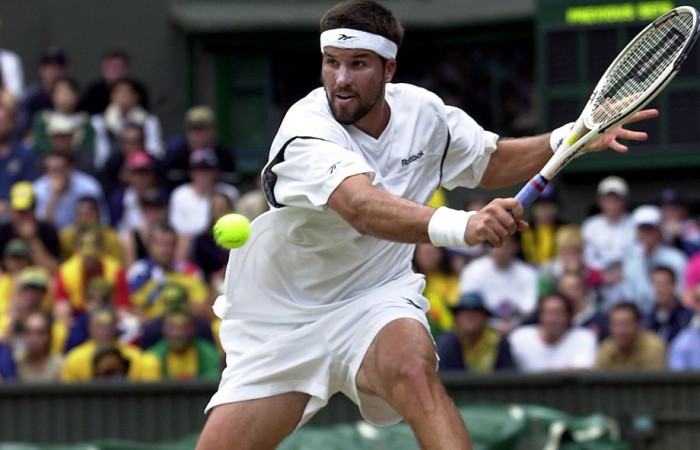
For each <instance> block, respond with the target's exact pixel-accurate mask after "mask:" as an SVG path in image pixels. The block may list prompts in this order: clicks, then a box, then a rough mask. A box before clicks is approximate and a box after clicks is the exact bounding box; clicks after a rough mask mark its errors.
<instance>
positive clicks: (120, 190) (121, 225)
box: [109, 151, 160, 233]
mask: <svg viewBox="0 0 700 450" xmlns="http://www.w3.org/2000/svg"><path fill="white" fill-rule="evenodd" d="M121 177H122V179H123V180H124V184H123V185H121V186H119V187H117V188H116V189H114V190H113V191H112V193H111V194H110V196H109V205H110V212H111V215H112V223H113V224H114V227H115V228H116V229H117V231H118V232H119V233H125V232H127V231H132V230H135V229H137V228H138V227H139V226H140V225H141V224H142V223H143V210H142V208H141V205H140V203H139V199H140V198H141V197H143V196H144V195H145V194H146V192H148V191H151V190H154V189H158V186H159V184H160V183H159V179H158V174H157V167H156V160H155V159H154V158H153V157H152V156H151V155H149V154H148V153H146V152H143V151H137V152H134V153H131V154H130V155H129V156H127V157H126V160H125V161H124V167H123V170H122V172H121Z"/></svg>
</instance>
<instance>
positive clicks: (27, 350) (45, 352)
mask: <svg viewBox="0 0 700 450" xmlns="http://www.w3.org/2000/svg"><path fill="white" fill-rule="evenodd" d="M20 335H21V339H22V341H23V345H22V346H21V351H20V352H19V353H18V354H16V355H15V361H16V363H17V380H18V381H20V382H22V383H48V382H53V381H58V380H59V378H60V376H61V369H62V367H63V357H62V356H61V355H60V354H56V353H52V352H51V348H52V345H51V337H52V326H51V317H49V316H48V315H47V314H45V313H42V312H33V313H31V314H30V315H29V317H27V319H26V320H25V321H24V324H23V326H22V329H21V331H20Z"/></svg>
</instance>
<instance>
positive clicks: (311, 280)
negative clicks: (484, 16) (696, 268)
mask: <svg viewBox="0 0 700 450" xmlns="http://www.w3.org/2000/svg"><path fill="white" fill-rule="evenodd" d="M386 100H387V102H388V104H389V106H390V108H391V119H390V121H389V124H388V126H387V127H386V129H385V130H384V132H383V133H382V135H381V136H379V138H378V139H374V138H372V137H371V136H369V135H367V134H365V133H364V132H362V131H360V130H359V129H357V128H355V127H354V126H352V125H349V126H345V125H341V124H339V123H338V122H336V121H335V119H334V118H333V116H332V114H331V111H330V108H329V105H328V101H327V98H326V94H325V91H324V90H323V88H319V89H316V90H314V91H312V92H311V93H310V94H309V95H308V96H306V97H305V98H304V99H302V100H300V101H299V102H297V103H296V104H295V105H294V106H292V107H291V108H290V109H289V111H288V112H287V115H286V116H285V118H284V120H283V121H282V124H281V126H280V129H279V131H278V133H277V136H276V137H275V139H274V141H273V143H272V147H271V150H270V162H269V163H268V165H267V167H266V170H265V172H266V173H267V175H266V174H263V185H264V187H265V188H266V191H267V192H266V194H267V197H268V201H269V202H270V203H271V204H272V205H273V207H272V209H271V210H270V211H268V212H266V213H265V214H263V215H261V216H259V217H258V218H256V219H255V220H254V221H253V223H252V226H251V238H250V240H249V241H248V243H247V244H246V245H245V246H243V247H242V248H240V249H236V250H232V251H231V254H230V258H229V265H228V268H227V272H226V281H225V286H224V296H223V297H220V298H219V300H217V304H216V306H215V311H216V312H217V314H218V315H219V316H220V317H224V318H236V319H244V320H252V321H255V320H264V321H265V322H268V323H276V322H279V323H289V322H306V321H312V320H314V318H316V317H319V316H320V315H322V314H324V313H326V312H328V311H330V310H333V309H335V308H337V307H339V306H342V305H344V304H346V302H349V301H353V300H355V299H358V298H361V297H364V296H367V295H402V296H409V295H410V293H414V294H415V297H417V298H418V299H419V300H418V302H421V299H422V297H421V296H420V293H421V291H422V287H423V277H422V275H416V274H414V273H413V271H412V268H411V260H412V256H413V250H414V245H413V244H404V243H397V242H390V241H386V240H382V239H378V238H375V237H372V236H367V235H365V236H363V235H361V234H359V233H358V232H357V231H356V230H355V229H354V228H353V227H352V226H351V225H350V224H349V223H347V222H346V221H345V220H344V219H343V218H342V217H341V216H340V215H338V214H337V213H336V212H335V211H334V210H332V209H330V208H328V207H327V205H326V204H327V202H328V199H329V197H330V195H331V194H332V193H333V191H334V190H335V189H336V188H337V187H338V185H339V184H340V183H341V182H342V181H343V180H344V179H345V178H347V177H349V176H352V175H356V174H362V173H364V174H367V175H368V176H369V177H370V179H371V180H372V183H373V185H374V186H376V187H378V188H381V189H383V190H385V191H387V192H390V193H392V194H394V195H397V196H400V197H404V198H407V199H409V200H412V201H415V202H418V203H426V202H428V201H429V200H430V198H431V196H432V195H433V193H434V192H435V190H436V188H437V187H438V186H440V185H442V186H444V187H446V188H448V189H452V188H455V187H457V186H464V187H475V186H477V185H478V184H479V182H480V180H481V177H482V175H483V173H484V170H485V169H486V166H487V164H488V162H489V158H490V155H491V153H492V152H493V151H494V150H495V149H496V141H497V139H498V136H497V135H495V134H493V133H490V132H488V131H485V130H484V129H483V128H481V127H480V126H479V125H478V124H477V123H476V122H475V121H474V120H473V119H472V118H470V117H469V116H468V115H467V114H466V113H465V112H463V111H461V110H459V109H457V108H453V107H449V106H446V105H445V104H444V103H443V102H442V101H441V100H440V99H439V97H437V96H436V95H434V94H432V93H430V92H429V91H427V90H425V89H422V88H418V87H416V86H412V85H408V84H388V85H387V86H386ZM415 297H413V296H411V298H415ZM420 306H422V307H424V309H426V308H425V305H423V304H421V305H420Z"/></svg>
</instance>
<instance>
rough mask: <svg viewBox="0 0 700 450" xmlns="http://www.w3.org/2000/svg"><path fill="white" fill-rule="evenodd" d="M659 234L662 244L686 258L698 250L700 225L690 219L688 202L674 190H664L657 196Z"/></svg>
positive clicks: (699, 246)
mask: <svg viewBox="0 0 700 450" xmlns="http://www.w3.org/2000/svg"><path fill="white" fill-rule="evenodd" d="M659 207H660V208H661V218H662V220H661V232H662V234H663V237H664V243H666V244H667V245H670V246H672V247H676V248H677V249H679V250H682V251H683V252H684V253H685V254H686V255H687V256H690V255H692V254H693V253H695V252H696V251H698V250H700V224H698V221H697V220H695V219H692V218H690V211H689V205H688V201H687V200H686V199H685V197H683V195H682V194H681V193H680V192H679V191H678V190H676V189H664V190H663V191H661V195H660V196H659Z"/></svg>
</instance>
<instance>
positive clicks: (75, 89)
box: [49, 77, 80, 97]
mask: <svg viewBox="0 0 700 450" xmlns="http://www.w3.org/2000/svg"><path fill="white" fill-rule="evenodd" d="M61 83H65V84H67V85H68V87H70V88H71V89H73V92H75V93H76V94H78V96H80V87H79V86H78V82H77V81H75V79H74V78H71V77H60V78H59V79H57V80H56V81H54V83H53V85H52V86H51V92H50V93H49V96H50V97H53V94H54V92H55V91H56V86H58V85H59V84H61Z"/></svg>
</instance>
